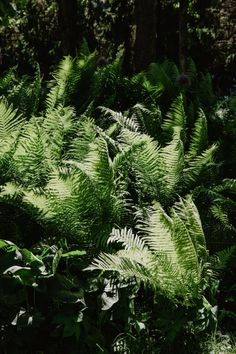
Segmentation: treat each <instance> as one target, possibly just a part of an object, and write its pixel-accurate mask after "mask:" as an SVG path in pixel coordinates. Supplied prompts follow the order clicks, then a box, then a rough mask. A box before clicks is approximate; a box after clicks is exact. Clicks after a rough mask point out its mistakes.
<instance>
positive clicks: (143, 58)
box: [134, 0, 157, 72]
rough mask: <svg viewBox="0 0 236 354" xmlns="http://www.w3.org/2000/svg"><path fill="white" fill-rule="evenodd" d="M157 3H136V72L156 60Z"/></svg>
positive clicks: (150, 0) (146, 0)
mask: <svg viewBox="0 0 236 354" xmlns="http://www.w3.org/2000/svg"><path fill="white" fill-rule="evenodd" d="M156 7H157V1H156V0H136V1H135V26H136V34H135V43H134V69H135V71H136V72H138V71H141V70H144V69H146V67H147V66H148V65H149V64H150V63H151V62H153V61H155V60H156V50H157V48H156V45H157V39H156V29H157V11H156Z"/></svg>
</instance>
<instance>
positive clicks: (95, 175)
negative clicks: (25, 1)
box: [0, 43, 236, 354]
mask: <svg viewBox="0 0 236 354" xmlns="http://www.w3.org/2000/svg"><path fill="white" fill-rule="evenodd" d="M122 60H123V54H122V53H121V52H120V53H119V54H118V55H117V57H116V59H115V60H114V61H113V62H110V63H109V64H108V65H104V66H103V67H97V58H96V54H95V53H94V54H89V52H88V48H87V46H86V43H84V46H83V49H82V51H81V53H80V54H79V55H78V57H77V58H75V59H72V58H71V57H65V58H64V59H63V60H62V61H61V63H60V64H59V66H58V69H57V70H55V72H54V74H53V79H52V80H51V81H50V82H47V83H45V82H44V80H43V79H42V77H41V74H40V71H39V69H37V70H36V75H35V77H34V78H30V77H28V76H24V77H21V78H19V77H18V76H17V74H16V70H15V69H14V68H13V69H12V70H10V72H9V73H7V74H5V75H4V76H3V78H2V79H1V80H0V90H1V95H2V97H1V100H0V138H1V146H0V226H1V240H0V252H1V260H0V268H1V273H0V283H1V284H0V285H1V289H2V290H1V291H0V300H1V301H0V311H1V314H3V316H2V317H1V322H0V323H1V326H0V327H1V338H3V341H2V343H1V344H0V348H1V350H2V351H4V352H6V353H7V354H8V353H9V354H10V353H14V351H15V348H17V349H16V351H15V352H16V353H17V354H18V352H19V353H20V352H22V350H23V351H24V353H31V352H32V350H34V351H35V352H37V351H45V346H44V342H43V341H41V339H40V340H38V339H37V336H38V338H44V336H45V328H46V332H47V340H48V353H55V352H58V353H63V352H65V350H66V349H65V348H68V346H69V347H70V348H71V349H70V350H71V353H76V352H77V350H78V346H79V347H80V348H81V352H82V353H96V352H98V351H103V352H106V353H111V352H118V353H122V352H130V353H135V352H138V351H140V350H139V349H140V348H141V349H142V350H143V351H144V352H145V351H146V352H153V353H155V352H157V353H166V352H170V353H171V352H173V350H174V349H173V348H175V347H176V345H177V346H178V345H179V347H180V350H181V353H184V352H186V350H187V348H186V346H185V344H184V343H186V338H189V340H188V341H187V342H188V345H189V346H190V347H191V345H192V343H197V342H198V341H199V338H200V336H201V335H202V334H204V335H205V334H206V333H208V334H212V333H215V331H216V328H217V319H218V320H219V322H218V324H221V323H224V321H226V320H227V319H229V318H230V320H232V318H233V315H232V313H233V310H232V308H231V307H230V308H227V306H226V305H225V303H224V302H223V301H222V300H221V299H220V300H219V296H220V295H217V294H218V293H217V291H219V292H220V294H221V291H222V293H224V294H225V293H227V290H226V288H227V286H226V285H225V284H229V291H228V293H227V296H226V297H227V298H230V297H231V294H234V293H233V292H234V290H233V289H234V285H233V284H232V279H227V282H226V280H225V273H224V272H226V273H227V270H230V271H232V269H233V266H232V263H233V262H232V259H234V256H235V248H234V247H230V246H233V244H234V242H235V211H236V204H235V203H236V202H235V191H236V189H235V180H234V179H230V178H229V177H232V176H228V175H227V173H226V174H223V173H222V167H221V161H220V159H221V157H222V156H224V155H222V154H223V152H224V146H225V145H224V144H225V142H224V136H221V135H219V134H218V135H217V137H218V138H221V140H220V139H217V140H220V141H219V142H218V141H216V140H215V138H214V134H212V123H213V122H216V124H218V125H219V124H221V125H222V126H223V127H224V130H223V131H224V132H228V133H229V132H230V131H231V130H230V127H231V124H232V125H233V118H232V114H233V108H232V107H233V104H232V100H233V98H229V99H228V100H226V101H224V102H220V103H219V104H217V106H215V107H214V100H215V98H214V97H213V96H214V95H213V96H211V90H212V87H211V83H210V81H211V80H210V79H209V77H206V78H205V79H202V81H201V80H200V83H201V84H198V83H197V81H198V80H197V78H198V77H199V74H198V73H197V71H196V68H195V66H194V63H193V62H192V61H190V62H189V67H188V72H189V77H190V78H191V83H190V86H188V87H187V86H185V87H181V85H180V84H179V83H178V75H179V73H178V70H177V68H176V66H175V65H174V64H173V63H172V62H170V61H165V62H164V63H163V64H153V65H151V66H150V68H149V70H148V71H147V72H146V73H140V74H137V75H136V76H135V77H131V78H127V77H124V75H123V73H122ZM157 74H158V75H157ZM156 75H157V76H156ZM200 76H201V75H200ZM204 80H205V81H206V82H207V84H206V85H205V84H204V83H203V82H205V81H204ZM205 95H208V96H209V98H210V103H209V104H208V103H207V102H206V97H205ZM204 100H205V101H204ZM200 102H202V103H203V106H204V105H205V107H206V113H204V111H203V110H202V109H201V108H200V106H199V105H200ZM205 107H203V108H205ZM226 107H227V108H226ZM214 112H215V113H214ZM220 115H221V116H222V117H221V116H220ZM231 133H232V134H233V132H231ZM226 136H227V135H226ZM224 163H226V162H224ZM230 163H231V160H230V162H229V166H230ZM222 175H223V178H222ZM9 216H10V218H9ZM9 220H10V221H9ZM10 223H11V224H10ZM208 249H209V251H208ZM101 252H102V253H101ZM209 253H210V255H209ZM99 254H100V255H99ZM93 259H95V260H94V261H92V260H93ZM91 262H93V263H92V265H91ZM85 268H87V269H94V270H95V269H96V270H97V272H96V271H95V272H84V269H85ZM224 269H226V271H224ZM98 270H102V271H103V273H102V274H100V275H99V276H97V275H98ZM104 271H112V272H113V273H114V272H115V273H116V274H117V273H118V274H119V276H118V277H117V276H114V274H113V273H112V274H110V273H107V272H105V273H104ZM221 278H222V279H223V280H222V289H223V290H218V289H221V288H220V286H221V282H220V279H221ZM233 296H234V295H233ZM218 303H219V305H218V308H219V310H218V311H217V304H218ZM153 314H154V315H153ZM217 316H218V317H217ZM109 331H111V333H109V334H108V332H109ZM133 338H138V341H137V343H134V340H133ZM181 343H182V344H181ZM200 347H201V345H200V344H199V347H197V346H196V353H197V350H199V351H198V352H200ZM13 348H14V350H13ZM197 348H198V349H197ZM188 349H189V348H188Z"/></svg>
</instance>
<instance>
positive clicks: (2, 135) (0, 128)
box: [0, 99, 24, 178]
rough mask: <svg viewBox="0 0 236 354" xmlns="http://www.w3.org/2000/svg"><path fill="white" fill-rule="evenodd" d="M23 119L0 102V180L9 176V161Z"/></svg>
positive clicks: (3, 102) (3, 101) (10, 107)
mask: <svg viewBox="0 0 236 354" xmlns="http://www.w3.org/2000/svg"><path fill="white" fill-rule="evenodd" d="M23 122H24V119H23V118H22V117H21V115H19V114H18V112H17V111H16V110H13V108H12V106H9V105H8V104H7V102H6V101H5V100H4V99H1V100H0V140H1V144H0V168H1V178H4V176H6V175H8V174H9V173H10V174H11V171H10V170H11V165H12V164H11V161H12V155H13V154H14V152H15V150H16V147H17V143H18V138H19V134H20V131H21V128H22V126H23Z"/></svg>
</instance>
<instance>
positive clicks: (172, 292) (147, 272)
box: [87, 199, 206, 303]
mask: <svg viewBox="0 0 236 354" xmlns="http://www.w3.org/2000/svg"><path fill="white" fill-rule="evenodd" d="M183 206H184V207H183ZM186 210H187V212H188V216H185V214H184V213H185V211H186ZM188 218H189V219H191V221H192V222H193V223H194V224H199V215H198V212H197V209H196V207H195V206H194V204H193V202H192V201H191V202H190V201H185V200H181V199H180V202H179V204H178V205H175V206H174V208H172V210H171V216H168V215H167V214H166V213H165V212H164V210H163V209H162V208H161V206H160V204H158V203H157V204H155V205H154V207H153V208H150V209H149V212H148V217H147V219H146V220H142V221H141V222H140V223H139V225H137V229H138V230H140V233H139V236H138V238H137V237H136V236H135V235H134V234H133V233H132V231H131V230H129V231H128V232H127V230H126V229H124V230H121V231H120V230H119V231H117V232H116V233H114V232H113V233H112V235H111V239H110V240H111V241H115V242H117V241H118V242H120V243H121V244H123V246H124V249H122V250H120V251H118V252H117V253H116V254H108V253H102V254H100V256H99V257H98V258H97V259H95V260H94V261H93V263H92V265H91V266H89V267H88V268H87V270H93V269H100V270H102V271H113V272H117V273H118V274H119V275H120V276H121V278H123V279H125V280H127V279H129V278H133V277H135V278H136V280H137V282H138V283H139V282H143V283H144V284H146V285H148V286H151V287H152V288H153V289H155V290H159V291H160V292H161V293H163V294H165V296H167V297H169V298H172V299H174V300H175V301H178V300H177V298H178V297H180V298H183V299H184V301H186V302H187V303H188V302H189V301H191V299H193V298H195V297H199V295H200V294H201V291H202V288H201V280H202V262H204V259H201V258H200V257H198V252H197V250H196V248H195V243H194V242H193V240H192V237H191V235H190V232H189V228H190V223H189V224H188V225H186V224H185V222H184V220H186V219H188ZM195 230H196V232H200V234H201V235H200V236H199V237H198V235H197V236H196V239H201V237H204V235H203V234H202V230H199V228H196V229H195ZM204 245H205V242H203V247H204ZM205 253H206V251H205Z"/></svg>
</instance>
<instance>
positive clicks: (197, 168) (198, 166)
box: [183, 144, 217, 187]
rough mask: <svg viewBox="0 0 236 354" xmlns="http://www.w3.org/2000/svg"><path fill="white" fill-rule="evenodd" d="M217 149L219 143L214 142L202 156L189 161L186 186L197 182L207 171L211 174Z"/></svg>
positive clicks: (185, 177)
mask: <svg viewBox="0 0 236 354" xmlns="http://www.w3.org/2000/svg"><path fill="white" fill-rule="evenodd" d="M216 150H217V145H216V144H213V145H212V146H211V147H210V148H208V149H207V150H205V151H204V152H203V153H202V154H201V155H200V156H197V157H195V158H194V159H193V160H192V161H190V162H189V167H187V168H185V169H184V183H183V185H184V186H185V187H190V186H191V185H193V184H195V183H196V181H197V179H198V178H199V176H200V175H201V174H202V173H203V172H206V173H208V174H209V171H211V168H212V166H215V162H214V154H215V152H216Z"/></svg>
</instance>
